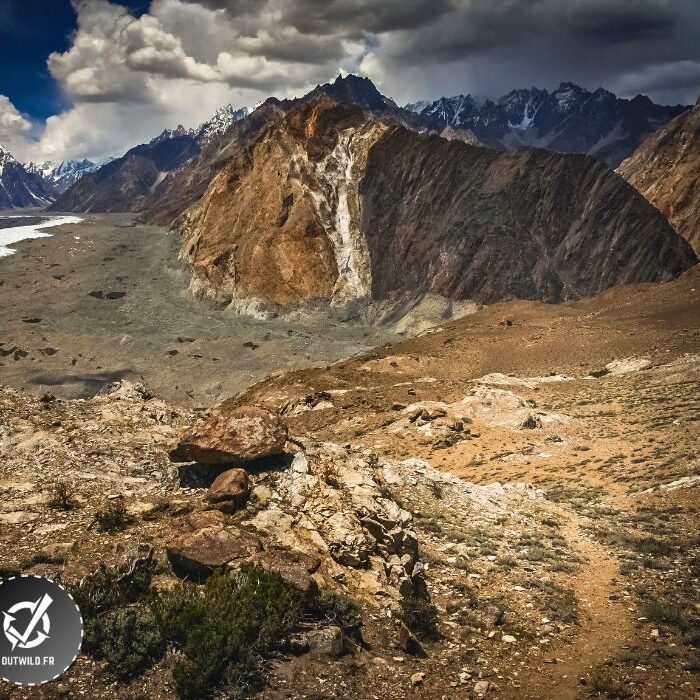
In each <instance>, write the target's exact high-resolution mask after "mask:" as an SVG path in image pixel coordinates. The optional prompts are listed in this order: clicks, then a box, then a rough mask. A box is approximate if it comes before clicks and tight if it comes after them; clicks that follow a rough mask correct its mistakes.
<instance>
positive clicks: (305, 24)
mask: <svg viewBox="0 0 700 700" xmlns="http://www.w3.org/2000/svg"><path fill="white" fill-rule="evenodd" d="M454 8H455V4H454V3H453V2H452V0H413V1H412V2H406V0H383V1H382V2H378V0H355V1H354V2H349V1H348V0H331V1H330V2H328V0H290V2H287V3H284V10H283V14H282V21H283V22H288V23H290V24H292V25H293V26H294V27H296V28H297V29H298V30H299V31H300V32H304V33H306V34H326V33H328V32H342V33H346V34H348V35H350V36H357V37H359V36H361V35H362V33H364V32H369V33H374V34H379V33H382V32H391V31H397V30H402V29H420V28H421V27H425V26H426V25H429V24H431V23H432V22H434V21H435V20H437V19H438V18H440V17H442V16H443V15H445V14H446V13H447V12H449V11H451V10H453V9H454Z"/></svg>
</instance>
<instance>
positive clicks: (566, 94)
mask: <svg viewBox="0 0 700 700" xmlns="http://www.w3.org/2000/svg"><path fill="white" fill-rule="evenodd" d="M406 107H407V109H410V110H412V111H414V112H416V113H417V114H419V115H420V116H421V117H422V118H423V119H424V120H425V121H426V123H427V124H428V125H429V126H430V127H432V128H433V129H435V130H437V131H439V130H441V129H444V128H446V127H450V128H452V129H467V130H469V131H471V132H473V134H474V135H475V136H476V138H477V139H478V140H479V141H480V142H481V143H483V144H484V145H485V146H489V147H490V148H497V149H504V148H505V149H517V148H521V147H523V146H530V147H536V148H546V149H548V150H552V151H560V152H562V153H587V154H588V155H592V156H595V157H596V158H600V159H601V160H603V161H605V162H606V163H607V164H608V165H610V166H611V167H613V168H614V167H616V166H617V165H619V164H620V162H621V161H622V160H624V159H625V158H627V157H628V156H630V155H631V154H632V153H633V152H634V150H635V149H636V148H637V146H639V144H640V143H641V142H642V140H643V139H644V138H645V137H646V136H647V135H649V134H651V133H652V132H654V131H656V130H657V129H659V128H661V127H662V126H664V125H665V124H666V123H668V122H669V121H670V120H671V119H673V118H675V117H677V116H678V115H679V114H681V113H682V112H684V111H685V110H687V109H688V108H687V107H686V106H683V105H676V106H674V107H664V106H660V105H656V104H654V103H653V102H652V101H651V100H650V99H649V98H648V97H643V96H642V95H638V96H637V97H635V98H634V99H631V100H626V99H621V98H619V97H616V96H615V95H614V94H613V93H611V92H608V91H607V90H603V89H602V88H598V89H597V90H595V91H593V92H591V91H589V90H586V89H584V88H582V87H579V86H578V85H575V84H574V83H562V84H561V85H560V86H559V87H558V88H557V89H556V90H554V91H553V92H551V93H550V92H548V91H547V90H539V89H537V88H530V89H529V90H513V91H512V92H509V93H508V94H507V95H504V96H503V97H501V98H500V99H498V100H495V101H494V100H484V101H481V100H477V99H475V98H473V97H472V96H471V95H457V96H455V97H441V98H440V99H439V100H436V101H434V102H418V103H415V104H409V105H407V106H406Z"/></svg>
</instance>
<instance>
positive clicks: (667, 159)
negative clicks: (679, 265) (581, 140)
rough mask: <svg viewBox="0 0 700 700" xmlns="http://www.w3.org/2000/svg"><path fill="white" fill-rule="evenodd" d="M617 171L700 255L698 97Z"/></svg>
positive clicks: (699, 106)
mask: <svg viewBox="0 0 700 700" xmlns="http://www.w3.org/2000/svg"><path fill="white" fill-rule="evenodd" d="M618 172H619V173H620V175H622V177H624V178H625V179H626V180H627V181H628V182H629V183H630V184H631V185H633V186H634V187H635V188H636V189H637V190H639V191H640V192H641V193H642V194H643V195H644V196H645V197H646V198H647V199H648V200H649V201H650V202H651V203H652V204H653V205H654V206H655V207H656V208H657V209H659V210H660V211H661V212H662V213H663V214H664V215H665V216H666V217H667V218H668V220H669V221H670V222H671V224H673V226H674V227H675V228H676V230H677V231H678V233H680V234H681V235H682V236H683V237H684V238H685V239H686V240H687V241H688V242H689V243H690V244H691V245H692V246H693V248H694V250H695V252H696V253H700V98H699V99H698V102H697V104H696V105H695V107H694V108H693V109H692V110H690V111H688V112H685V113H684V114H682V115H681V116H679V117H677V118H676V119H674V120H673V121H672V122H670V123H669V124H668V125H667V126H665V127H664V128H663V129H661V130H659V131H658V132H656V133H655V134H652V135H651V136H650V137H649V138H648V139H647V140H646V141H645V142H644V143H643V144H642V145H641V146H640V147H639V149H638V150H637V151H636V153H634V155H632V156H631V157H630V158H628V159H627V160H626V161H624V162H623V163H622V165H620V167H619V168H618Z"/></svg>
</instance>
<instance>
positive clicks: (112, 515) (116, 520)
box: [95, 500, 134, 532]
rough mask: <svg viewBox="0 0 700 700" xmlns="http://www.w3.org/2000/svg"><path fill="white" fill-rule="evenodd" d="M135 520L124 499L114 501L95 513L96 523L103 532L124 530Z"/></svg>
mask: <svg viewBox="0 0 700 700" xmlns="http://www.w3.org/2000/svg"><path fill="white" fill-rule="evenodd" d="M133 521H134V519H133V518H132V517H131V515H129V512H128V511H127V509H126V506H125V505H124V501H121V500H116V501H113V502H112V503H110V504H109V505H107V507H105V508H103V509H102V510H98V511H97V512H96V513H95V523H96V524H97V529H98V530H100V531H101V532H116V531H118V530H123V529H124V528H126V527H127V526H128V525H131V523H132V522H133Z"/></svg>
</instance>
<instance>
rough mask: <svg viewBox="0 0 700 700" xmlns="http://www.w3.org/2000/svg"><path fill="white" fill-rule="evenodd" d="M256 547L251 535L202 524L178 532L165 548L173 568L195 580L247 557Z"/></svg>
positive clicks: (256, 541)
mask: <svg viewBox="0 0 700 700" xmlns="http://www.w3.org/2000/svg"><path fill="white" fill-rule="evenodd" d="M260 549H261V544H260V541H259V540H258V539H257V538H256V537H254V536H253V535H250V534H249V533H247V532H243V531H241V530H236V529H233V528H223V527H204V528H201V529H200V530H195V531H194V532H188V533H186V534H183V535H178V536H177V537H175V538H174V539H173V540H171V542H170V543H169V544H168V546H167V547H166V551H167V554H168V560H169V561H170V564H171V565H172V567H173V571H174V572H175V573H176V574H177V575H178V576H183V577H188V578H193V579H195V580H201V579H203V578H206V577H207V576H209V575H210V574H211V573H212V572H213V571H214V570H215V569H219V568H222V567H224V566H226V565H227V564H230V563H231V562H234V561H236V560H242V559H248V558H249V557H252V556H253V555H254V554H256V553H257V552H258V551H260Z"/></svg>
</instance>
